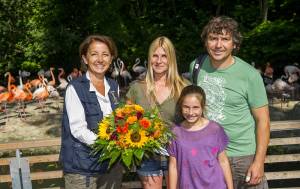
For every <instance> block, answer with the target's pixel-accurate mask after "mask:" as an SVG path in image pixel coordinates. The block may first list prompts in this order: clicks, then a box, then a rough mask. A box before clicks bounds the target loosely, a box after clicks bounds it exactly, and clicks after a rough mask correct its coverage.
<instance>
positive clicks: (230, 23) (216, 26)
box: [201, 16, 242, 53]
mask: <svg viewBox="0 0 300 189" xmlns="http://www.w3.org/2000/svg"><path fill="white" fill-rule="evenodd" d="M223 30H225V31H226V32H227V33H229V34H231V35H232V39H233V43H234V45H235V49H234V51H233V52H234V53H236V52H238V50H239V49H240V46H241V43H242V35H241V33H240V32H239V25H238V23H237V21H235V20H234V19H232V18H230V17H228V16H218V17H214V18H212V19H211V20H210V21H209V22H208V23H207V24H206V25H205V26H204V28H203V30H202V33H201V39H202V41H203V42H204V44H205V43H206V41H207V37H208V35H209V34H210V33H213V34H223Z"/></svg>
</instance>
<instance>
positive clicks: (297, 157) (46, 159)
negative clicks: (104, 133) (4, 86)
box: [0, 121, 300, 189]
mask: <svg viewBox="0 0 300 189" xmlns="http://www.w3.org/2000/svg"><path fill="white" fill-rule="evenodd" d="M295 129H300V121H276V122H272V123H271V131H285V130H295ZM60 144H61V141H60V138H54V139H47V140H35V141H22V142H9V143H2V144H0V151H8V150H13V151H14V150H16V149H22V150H24V149H28V148H41V147H54V146H59V145H60ZM293 144H297V145H299V144H300V137H288V138H271V140H270V145H269V146H281V145H293ZM25 158H27V159H28V161H29V164H30V165H32V164H35V163H51V162H57V161H58V158H59V154H50V155H39V156H28V157H25ZM11 159H12V157H10V158H0V167H1V166H7V165H9V162H10V160H11ZM297 161H298V162H299V161H300V154H299V153H298V154H281V155H268V156H267V158H266V162H265V163H266V164H271V163H278V162H297ZM30 177H31V180H44V179H45V180H46V179H60V178H62V177H63V173H62V171H61V170H55V171H43V172H31V173H30ZM266 177H267V179H268V180H279V179H300V168H298V170H296V171H278V172H266ZM7 182H11V176H10V175H0V183H7ZM140 187H141V184H140V183H139V182H138V181H132V182H123V183H122V188H140ZM299 188H300V185H299V187H298V189H299ZM290 189H292V188H290ZM294 189H296V188H294Z"/></svg>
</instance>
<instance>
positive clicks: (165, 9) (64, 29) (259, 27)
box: [0, 0, 300, 83]
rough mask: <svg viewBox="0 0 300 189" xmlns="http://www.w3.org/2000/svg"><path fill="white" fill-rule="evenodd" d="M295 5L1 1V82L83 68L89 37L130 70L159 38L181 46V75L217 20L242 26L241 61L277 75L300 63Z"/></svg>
mask: <svg viewBox="0 0 300 189" xmlns="http://www.w3.org/2000/svg"><path fill="white" fill-rule="evenodd" d="M299 9H300V7H299V2H298V1H297V0H211V1H207V0H206V1H205V0H194V1H193V0H151V1H147V0H101V1H100V0H99V1H97V0H0V81H1V82H2V83H3V82H4V81H3V80H4V77H3V74H4V73H5V72H6V71H11V72H12V73H17V70H19V69H22V70H27V71H31V72H37V71H38V70H39V69H41V68H44V69H46V68H49V67H50V66H53V67H64V68H65V70H66V72H70V71H71V70H72V68H73V67H79V65H80V62H79V61H80V60H79V57H78V46H79V44H80V42H81V41H82V40H83V39H84V38H85V37H86V36H87V35H89V34H105V35H109V36H111V37H112V38H113V39H114V40H115V42H116V43H117V46H118V50H119V57H120V58H121V59H122V60H123V61H124V62H125V64H126V66H127V68H129V69H130V68H131V66H132V65H133V64H134V62H135V59H136V58H137V57H140V58H141V60H142V61H143V60H145V59H146V57H147V51H148V47H149V45H150V42H151V41H152V40H153V39H154V38H156V37H157V36H159V35H165V36H167V37H169V38H170V39H171V40H172V41H173V42H174V44H175V47H176V50H177V55H178V62H179V70H180V71H181V72H185V71H187V69H188V66H187V65H188V64H189V63H190V62H191V61H192V60H193V59H194V58H195V57H196V56H197V55H198V54H200V53H201V52H203V51H204V49H203V45H202V43H201V40H200V32H201V30H202V28H203V26H204V24H206V23H207V21H208V20H209V19H210V18H212V17H213V16H216V15H228V16H231V17H233V18H234V19H236V20H237V21H238V22H239V23H240V27H241V31H242V34H243V36H244V41H243V43H242V47H241V51H240V52H239V54H238V56H240V57H241V58H243V59H244V60H246V61H248V62H249V63H250V62H252V61H253V62H255V64H256V66H263V65H264V64H265V63H266V62H267V61H270V62H271V63H272V65H273V67H274V68H275V73H274V74H275V77H276V74H278V75H280V73H276V70H282V68H283V66H284V65H287V64H293V63H294V62H297V61H299V54H300V52H299V51H300V37H299V33H298V30H299V29H298V28H299V25H300V24H299V15H297V14H299Z"/></svg>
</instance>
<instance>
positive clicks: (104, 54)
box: [82, 41, 113, 76]
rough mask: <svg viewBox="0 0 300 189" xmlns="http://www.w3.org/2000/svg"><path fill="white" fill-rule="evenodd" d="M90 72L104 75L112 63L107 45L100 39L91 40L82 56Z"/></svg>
mask: <svg viewBox="0 0 300 189" xmlns="http://www.w3.org/2000/svg"><path fill="white" fill-rule="evenodd" d="M82 58H83V60H84V63H85V64H86V65H87V66H88V71H89V72H90V73H91V74H94V75H98V76H104V75H105V73H106V71H107V70H108V68H109V66H110V64H111V63H112V60H113V57H112V55H111V52H110V51H109V48H108V46H107V45H106V44H105V43H103V42H100V41H93V42H92V43H91V44H90V46H89V47H88V50H87V53H86V55H83V56H82Z"/></svg>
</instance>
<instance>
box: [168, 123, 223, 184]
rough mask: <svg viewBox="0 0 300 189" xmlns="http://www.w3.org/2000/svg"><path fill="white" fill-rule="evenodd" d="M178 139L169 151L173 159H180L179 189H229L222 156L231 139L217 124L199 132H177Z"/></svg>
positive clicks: (209, 125)
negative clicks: (220, 158) (221, 164)
mask: <svg viewBox="0 0 300 189" xmlns="http://www.w3.org/2000/svg"><path fill="white" fill-rule="evenodd" d="M173 132H174V134H175V135H176V138H175V139H174V140H173V141H172V143H171V144H170V146H169V147H168V152H169V154H170V156H173V157H175V158H176V161H177V170H178V183H177V185H178V188H180V189H226V188H227V187H226V183H225V178H224V175H223V171H222V168H221V166H220V164H219V161H218V154H219V153H220V152H222V151H224V150H225V148H226V146H227V144H228V137H227V135H226V134H225V132H224V130H223V128H222V127H221V126H220V125H219V124H218V123H216V122H214V121H209V123H208V125H207V126H206V127H205V128H203V129H201V130H199V131H187V130H185V129H184V128H183V127H180V126H176V127H174V128H173Z"/></svg>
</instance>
